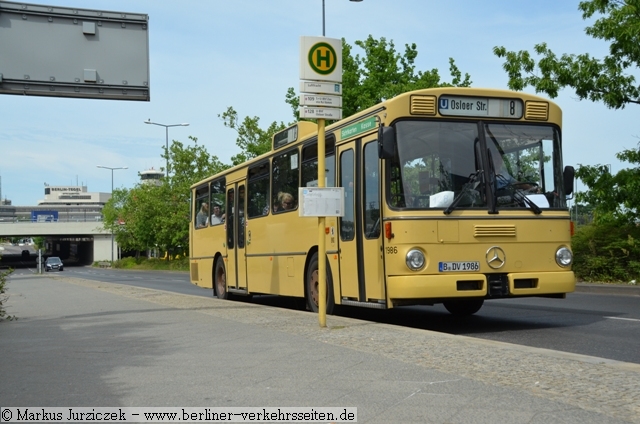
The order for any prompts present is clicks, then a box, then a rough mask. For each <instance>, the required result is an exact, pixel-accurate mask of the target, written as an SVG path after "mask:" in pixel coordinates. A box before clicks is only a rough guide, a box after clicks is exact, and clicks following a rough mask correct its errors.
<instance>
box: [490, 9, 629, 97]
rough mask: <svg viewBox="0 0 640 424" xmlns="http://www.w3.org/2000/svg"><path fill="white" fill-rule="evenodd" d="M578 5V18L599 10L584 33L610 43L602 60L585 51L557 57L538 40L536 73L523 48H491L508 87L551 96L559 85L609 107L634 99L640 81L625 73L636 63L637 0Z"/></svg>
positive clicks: (534, 65) (533, 60)
mask: <svg viewBox="0 0 640 424" xmlns="http://www.w3.org/2000/svg"><path fill="white" fill-rule="evenodd" d="M578 8H579V9H580V10H581V11H582V17H583V19H589V18H591V17H592V16H594V15H595V14H599V15H602V16H601V17H600V18H599V19H597V20H596V21H595V23H594V24H593V25H592V26H589V27H587V28H586V29H585V32H586V34H587V35H589V36H591V37H593V38H598V39H601V40H605V41H607V42H610V48H609V54H608V55H607V56H605V57H604V58H603V59H602V60H600V59H596V58H593V57H591V56H590V55H589V54H588V53H584V54H579V55H575V54H563V55H562V56H560V57H558V56H557V55H556V54H555V53H553V52H552V51H551V50H550V49H549V48H548V47H547V44H546V43H540V44H537V45H535V46H534V51H535V53H536V54H537V55H539V56H541V59H540V60H539V61H538V63H537V71H538V72H537V73H536V72H535V70H536V61H535V59H534V58H533V57H532V55H531V54H530V53H529V52H528V51H525V50H521V51H519V52H515V51H507V49H506V48H504V47H494V50H493V51H494V53H495V55H496V56H498V57H501V58H505V63H504V64H503V68H504V70H505V71H506V72H507V74H508V75H509V88H511V89H513V90H518V91H521V90H523V89H524V88H525V87H527V86H532V87H534V88H535V90H536V92H539V93H540V92H542V93H546V94H547V95H549V96H550V97H552V98H553V97H557V96H558V91H559V90H560V89H562V88H564V87H571V88H573V89H574V90H575V92H576V94H577V95H578V97H579V98H580V99H589V100H592V101H602V102H603V103H604V104H605V105H607V106H608V107H610V108H614V109H620V108H624V107H625V106H626V105H627V104H628V103H640V98H639V96H640V86H638V83H637V81H636V78H635V77H634V76H633V75H631V74H630V70H633V69H634V68H635V69H637V68H638V66H640V0H589V1H582V2H580V4H579V6H578Z"/></svg>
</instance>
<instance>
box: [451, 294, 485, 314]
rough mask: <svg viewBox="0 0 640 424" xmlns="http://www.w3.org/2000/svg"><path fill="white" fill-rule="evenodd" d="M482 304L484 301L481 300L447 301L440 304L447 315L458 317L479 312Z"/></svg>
mask: <svg viewBox="0 0 640 424" xmlns="http://www.w3.org/2000/svg"><path fill="white" fill-rule="evenodd" d="M483 303H484V299H482V298H479V299H460V300H449V301H447V302H442V304H443V305H444V307H445V308H446V309H447V311H449V313H451V314H452V315H456V316H459V317H463V316H469V315H473V314H475V313H476V312H478V311H479V310H480V308H482V304H483Z"/></svg>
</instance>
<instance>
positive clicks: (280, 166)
mask: <svg viewBox="0 0 640 424" xmlns="http://www.w3.org/2000/svg"><path fill="white" fill-rule="evenodd" d="M299 157H300V155H299V154H298V149H293V150H289V151H287V152H284V153H282V154H281V155H278V156H276V157H274V158H273V162H272V172H271V174H272V179H273V180H272V181H273V184H272V186H271V201H272V207H273V208H274V212H276V213H278V212H288V211H292V210H296V209H297V208H298V199H296V196H297V195H298V187H299V186H300V173H299V168H300V166H299ZM283 197H286V198H287V202H288V203H289V204H288V205H281V204H279V203H280V202H281V199H282V198H283ZM283 206H287V207H283Z"/></svg>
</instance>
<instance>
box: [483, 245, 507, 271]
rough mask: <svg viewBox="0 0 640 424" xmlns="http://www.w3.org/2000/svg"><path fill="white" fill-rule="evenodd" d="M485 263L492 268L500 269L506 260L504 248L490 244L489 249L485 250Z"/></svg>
mask: <svg viewBox="0 0 640 424" xmlns="http://www.w3.org/2000/svg"><path fill="white" fill-rule="evenodd" d="M486 258H487V264H488V265H489V266H490V267H491V268H493V269H500V268H502V266H503V265H504V263H505V262H506V260H507V255H505V253H504V250H502V249H501V248H499V247H498V246H491V247H490V248H489V250H487V255H486Z"/></svg>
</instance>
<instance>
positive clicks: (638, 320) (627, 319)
mask: <svg viewBox="0 0 640 424" xmlns="http://www.w3.org/2000/svg"><path fill="white" fill-rule="evenodd" d="M605 318H607V319H619V320H622V321H636V322H640V319H636V318H621V317H605Z"/></svg>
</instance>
